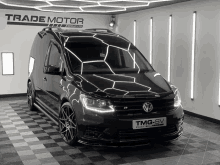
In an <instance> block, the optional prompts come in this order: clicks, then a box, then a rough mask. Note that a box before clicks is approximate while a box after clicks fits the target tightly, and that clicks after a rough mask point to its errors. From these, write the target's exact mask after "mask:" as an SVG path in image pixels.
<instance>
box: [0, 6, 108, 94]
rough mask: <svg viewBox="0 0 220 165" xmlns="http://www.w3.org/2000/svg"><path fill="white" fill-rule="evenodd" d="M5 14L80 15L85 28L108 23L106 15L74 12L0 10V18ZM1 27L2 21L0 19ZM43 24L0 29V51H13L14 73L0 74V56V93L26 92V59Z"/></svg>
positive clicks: (103, 25) (0, 70)
mask: <svg viewBox="0 0 220 165" xmlns="http://www.w3.org/2000/svg"><path fill="white" fill-rule="evenodd" d="M5 14H22V15H37V16H39V15H40V16H51V17H73V18H75V17H77V18H79V17H82V18H84V27H83V29H85V28H96V27H97V28H106V27H108V23H109V16H108V15H97V14H93V15H89V14H74V13H68V14H66V13H49V12H35V11H33V12H31V11H21V10H0V20H2V19H3V18H5ZM0 25H1V27H2V26H3V25H2V22H1V21H0ZM42 29H43V26H25V25H6V27H5V28H4V29H2V30H0V36H1V39H0V53H1V52H14V67H15V68H14V75H2V61H1V60H2V59H1V58H0V95H4V94H17V93H26V90H27V78H28V60H29V53H30V49H31V46H32V42H33V40H34V38H35V36H36V34H37V32H39V31H41V30H42Z"/></svg>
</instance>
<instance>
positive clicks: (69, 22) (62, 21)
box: [5, 14, 84, 28]
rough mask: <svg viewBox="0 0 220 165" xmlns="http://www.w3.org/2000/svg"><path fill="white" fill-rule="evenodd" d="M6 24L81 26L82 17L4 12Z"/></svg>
mask: <svg viewBox="0 0 220 165" xmlns="http://www.w3.org/2000/svg"><path fill="white" fill-rule="evenodd" d="M5 16H6V19H7V24H8V25H29V26H60V27H72V28H82V27H83V21H84V19H83V18H72V17H51V16H37V15H20V14H5Z"/></svg>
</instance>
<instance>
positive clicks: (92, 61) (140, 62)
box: [65, 35, 153, 74]
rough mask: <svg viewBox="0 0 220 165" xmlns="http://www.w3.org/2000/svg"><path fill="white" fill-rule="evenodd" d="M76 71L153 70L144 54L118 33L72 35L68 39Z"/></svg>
mask: <svg viewBox="0 0 220 165" xmlns="http://www.w3.org/2000/svg"><path fill="white" fill-rule="evenodd" d="M65 49H66V50H67V52H68V53H67V54H68V58H69V62H70V68H71V71H72V72H73V73H80V74H86V73H90V74H91V73H96V74H107V73H112V74H117V73H127V72H134V73H139V72H142V71H150V70H153V68H152V67H151V65H150V64H149V63H148V61H147V60H146V59H145V58H144V56H143V55H142V54H141V53H140V51H138V50H137V48H136V47H135V46H134V45H132V44H130V43H129V42H128V41H126V40H125V39H123V38H121V37H117V36H104V35H100V36H99V35H97V36H95V37H94V36H93V37H86V36H85V37H72V38H69V40H68V41H67V42H66V43H65Z"/></svg>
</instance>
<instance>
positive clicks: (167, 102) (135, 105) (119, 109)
mask: <svg viewBox="0 0 220 165" xmlns="http://www.w3.org/2000/svg"><path fill="white" fill-rule="evenodd" d="M145 102H150V103H151V104H153V110H152V111H151V112H150V113H147V112H145V111H144V110H143V104H144V103H145ZM113 105H114V106H115V111H116V115H117V116H118V117H121V118H124V117H132V116H133V117H135V116H145V115H149V114H153V113H155V112H157V113H169V112H170V111H173V110H174V99H162V100H161V99H160V100H159V99H158V100H146V99H145V100H143V99H138V100H134V99H126V100H123V101H113Z"/></svg>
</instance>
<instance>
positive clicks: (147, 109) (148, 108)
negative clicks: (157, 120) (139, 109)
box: [143, 102, 153, 112]
mask: <svg viewBox="0 0 220 165" xmlns="http://www.w3.org/2000/svg"><path fill="white" fill-rule="evenodd" d="M143 109H144V111H145V112H150V111H152V110H153V105H152V104H151V103H150V102H146V103H144V104H143Z"/></svg>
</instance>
